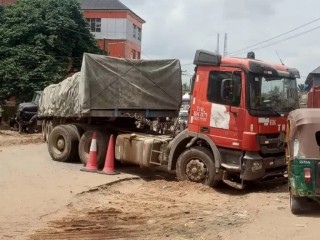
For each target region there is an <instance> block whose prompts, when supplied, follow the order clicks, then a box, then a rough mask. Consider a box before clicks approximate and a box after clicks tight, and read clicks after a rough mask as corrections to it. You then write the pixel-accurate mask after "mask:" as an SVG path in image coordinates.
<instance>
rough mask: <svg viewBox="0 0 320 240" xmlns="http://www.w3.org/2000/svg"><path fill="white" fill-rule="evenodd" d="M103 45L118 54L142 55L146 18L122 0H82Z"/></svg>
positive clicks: (93, 31) (125, 55) (82, 5)
mask: <svg viewBox="0 0 320 240" xmlns="http://www.w3.org/2000/svg"><path fill="white" fill-rule="evenodd" d="M80 3H81V9H82V11H83V14H84V16H85V18H86V19H87V20H88V22H89V24H90V29H91V32H92V33H93V34H94V36H95V37H96V39H97V40H98V45H99V46H100V48H101V49H102V50H103V51H105V52H107V53H108V55H110V56H114V57H121V58H128V59H140V57H141V40H142V25H143V24H144V23H145V21H144V20H143V19H142V18H141V17H139V16H138V15H137V14H135V13H134V12H133V11H132V10H130V9H129V8H128V7H126V6H125V5H124V4H123V3H121V2H120V1H119V0H80Z"/></svg>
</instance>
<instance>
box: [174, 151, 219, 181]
mask: <svg viewBox="0 0 320 240" xmlns="http://www.w3.org/2000/svg"><path fill="white" fill-rule="evenodd" d="M176 173H177V178H178V180H179V181H186V180H188V181H191V182H198V183H202V184H205V185H208V186H210V187H218V186H219V185H220V184H221V179H219V178H218V176H217V174H216V169H215V165H214V156H213V154H212V153H211V152H210V151H209V150H208V149H206V148H204V147H192V148H189V149H187V150H185V151H184V152H183V153H182V154H181V155H180V156H179V158H178V160H177V163H176Z"/></svg>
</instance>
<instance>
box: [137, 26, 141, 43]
mask: <svg viewBox="0 0 320 240" xmlns="http://www.w3.org/2000/svg"><path fill="white" fill-rule="evenodd" d="M138 40H140V41H141V28H139V27H138Z"/></svg>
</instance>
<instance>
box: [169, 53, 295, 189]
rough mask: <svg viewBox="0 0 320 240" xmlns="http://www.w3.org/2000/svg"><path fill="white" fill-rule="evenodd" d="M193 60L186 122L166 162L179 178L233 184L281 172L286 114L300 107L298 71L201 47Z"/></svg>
mask: <svg viewBox="0 0 320 240" xmlns="http://www.w3.org/2000/svg"><path fill="white" fill-rule="evenodd" d="M194 64H195V65H196V71H195V75H194V77H193V82H192V98H191V103H190V113H189V126H188V129H186V130H185V131H184V132H182V133H180V135H178V136H177V137H176V138H175V139H174V140H173V143H172V147H171V151H170V162H169V167H170V168H171V169H176V171H177V176H178V178H179V179H181V180H183V179H187V180H191V181H196V182H204V183H207V184H208V185H211V186H216V185H217V184H218V183H219V182H221V181H223V182H225V183H226V184H228V185H230V186H233V187H236V188H243V187H244V185H245V182H246V181H253V180H267V179H269V178H271V179H272V178H275V177H281V176H283V175H284V172H285V171H286V161H285V149H284V139H285V131H286V119H287V115H288V113H289V112H290V111H291V110H294V109H296V108H299V101H298V92H297V83H296V78H298V77H299V72H298V71H297V70H296V69H293V68H288V67H286V66H283V65H276V64H270V63H266V62H263V61H259V60H255V59H254V58H247V59H242V58H231V57H230V58H229V57H221V56H220V55H218V54H214V53H211V52H207V51H204V50H198V51H197V52H196V55H195V59H194ZM200 155H201V156H200ZM204 155H207V156H204ZM208 159H211V162H213V164H210V162H209V160H208Z"/></svg>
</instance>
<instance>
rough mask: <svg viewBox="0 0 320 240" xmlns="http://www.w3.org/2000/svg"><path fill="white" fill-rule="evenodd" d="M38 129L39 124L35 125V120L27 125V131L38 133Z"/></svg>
mask: <svg viewBox="0 0 320 240" xmlns="http://www.w3.org/2000/svg"><path fill="white" fill-rule="evenodd" d="M39 131H40V129H39V126H38V125H37V121H35V122H32V123H31V124H30V125H29V126H28V133H39Z"/></svg>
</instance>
